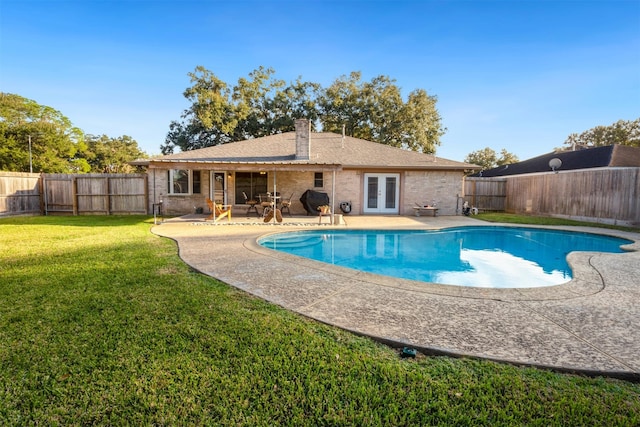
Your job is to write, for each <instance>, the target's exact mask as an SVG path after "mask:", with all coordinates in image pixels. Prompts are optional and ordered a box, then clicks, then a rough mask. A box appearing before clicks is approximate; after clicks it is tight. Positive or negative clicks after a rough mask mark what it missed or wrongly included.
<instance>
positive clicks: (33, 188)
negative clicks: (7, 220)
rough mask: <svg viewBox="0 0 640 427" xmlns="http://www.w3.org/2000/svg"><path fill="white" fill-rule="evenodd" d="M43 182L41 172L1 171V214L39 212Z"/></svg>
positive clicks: (40, 209)
mask: <svg viewBox="0 0 640 427" xmlns="http://www.w3.org/2000/svg"><path fill="white" fill-rule="evenodd" d="M41 184H42V182H41V181H40V174H39V173H22V172H1V171H0V216H3V215H26V214H39V213H40V212H41V211H42V205H41V198H40V195H41V194H42V187H41Z"/></svg>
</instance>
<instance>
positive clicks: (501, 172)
mask: <svg viewBox="0 0 640 427" xmlns="http://www.w3.org/2000/svg"><path fill="white" fill-rule="evenodd" d="M555 158H557V159H560V160H561V161H562V165H561V166H560V167H559V168H558V170H560V171H567V170H575V169H590V168H603V167H640V148H638V147H629V146H625V145H607V146H604V147H595V148H589V149H585V150H578V151H560V152H553V153H548V154H543V155H541V156H538V157H534V158H532V159H529V160H524V161H522V162H518V163H512V164H510V165H504V166H498V167H496V168H493V169H488V170H483V171H481V172H478V173H476V174H473V175H471V176H472V177H484V178H489V177H495V176H509V175H521V174H525V173H536V172H550V171H551V167H550V166H549V161H550V160H551V159H555Z"/></svg>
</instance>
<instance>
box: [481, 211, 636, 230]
mask: <svg viewBox="0 0 640 427" xmlns="http://www.w3.org/2000/svg"><path fill="white" fill-rule="evenodd" d="M473 217H474V218H476V219H481V220H483V221H488V222H504V223H511V224H535V225H572V226H586V227H599V228H608V229H612V230H622V231H632V232H636V233H640V228H637V227H636V228H634V227H625V226H621V225H611V224H597V223H593V222H585V221H574V220H571V219H563V218H551V217H541V216H528V215H517V214H509V213H504V212H490V213H481V214H479V215H477V216H476V215H474V216H473Z"/></svg>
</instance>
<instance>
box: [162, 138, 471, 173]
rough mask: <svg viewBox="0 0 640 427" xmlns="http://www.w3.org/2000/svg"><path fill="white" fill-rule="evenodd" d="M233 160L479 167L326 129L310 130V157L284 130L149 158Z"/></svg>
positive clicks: (165, 160) (353, 165)
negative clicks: (302, 154) (301, 155)
mask: <svg viewBox="0 0 640 427" xmlns="http://www.w3.org/2000/svg"><path fill="white" fill-rule="evenodd" d="M176 162H189V163H224V164H230V163H236V164H271V165H316V166H317V165H328V166H333V167H341V168H383V169H405V170H406V169H457V170H463V169H464V170H468V169H479V166H476V165H471V164H468V163H463V162H457V161H453V160H447V159H443V158H440V157H436V156H434V155H431V154H423V153H418V152H415V151H408V150H403V149H400V148H395V147H390V146H388V145H384V144H379V143H375V142H371V141H366V140H363V139H359V138H353V137H349V136H345V137H343V136H342V135H339V134H336V133H329V132H318V133H311V134H310V156H309V160H299V159H296V133H295V132H286V133H281V134H277V135H271V136H265V137H262V138H255V139H248V140H244V141H237V142H232V143H228V144H223V145H216V146H213V147H207V148H201V149H198V150H191V151H185V152H181V153H176V154H169V155H166V156H161V157H157V158H153V159H150V160H149V164H158V163H160V164H161V163H176Z"/></svg>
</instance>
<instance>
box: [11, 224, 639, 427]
mask: <svg viewBox="0 0 640 427" xmlns="http://www.w3.org/2000/svg"><path fill="white" fill-rule="evenodd" d="M152 222H153V221H152V220H149V219H148V218H146V217H134V216H128V217H117V216H109V217H105V216H100V217H93V216H82V217H18V218H3V219H0V266H1V268H0V425H36V424H37V425H91V424H98V425H151V424H158V425H216V426H226V425H228V426H238V425H247V426H262V425H264V426H272V425H292V426H299V425H309V426H318V425H327V426H336V425H356V426H368V425H384V426H390V425H391V426H424V425H452V426H460V425H508V426H512V425H539V426H549V425H551V426H553V425H557V426H566V425H576V426H585V425H591V426H604V425H607V426H613V425H621V426H625V425H627V426H632V425H638V424H640V384H634V383H630V382H625V381H621V380H614V379H607V378H588V377H582V376H575V375H568V374H559V373H553V372H549V371H544V370H537V369H532V368H520V367H515V366H510V365H503V364H497V363H492V362H485V361H477V360H469V359H455V358H448V357H424V356H419V357H418V358H416V359H401V358H400V357H399V355H398V352H397V351H395V350H393V349H389V348H387V347H385V346H383V345H380V344H376V343H374V342H372V341H371V340H369V339H366V338H361V337H357V336H354V335H352V334H349V333H347V332H344V331H342V330H339V329H335V328H332V327H329V326H326V325H323V324H320V323H317V322H315V321H312V320H309V319H306V318H304V317H300V316H298V315H296V314H293V313H290V312H288V311H286V310H283V309H281V308H279V307H276V306H274V305H271V304H269V303H266V302H264V301H262V300H260V299H257V298H254V297H251V296H249V295H247V294H245V293H243V292H241V291H239V290H236V289H234V288H232V287H230V286H228V285H226V284H224V283H221V282H219V281H216V280H214V279H212V278H210V277H206V276H203V275H201V274H198V273H196V272H194V271H191V270H190V269H189V267H187V266H186V265H185V264H183V263H182V262H181V261H180V259H179V258H178V255H177V248H176V244H175V243H174V242H173V241H171V240H168V239H163V238H160V237H157V236H154V235H152V234H151V233H150V232H149V229H150V227H151V226H152Z"/></svg>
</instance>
